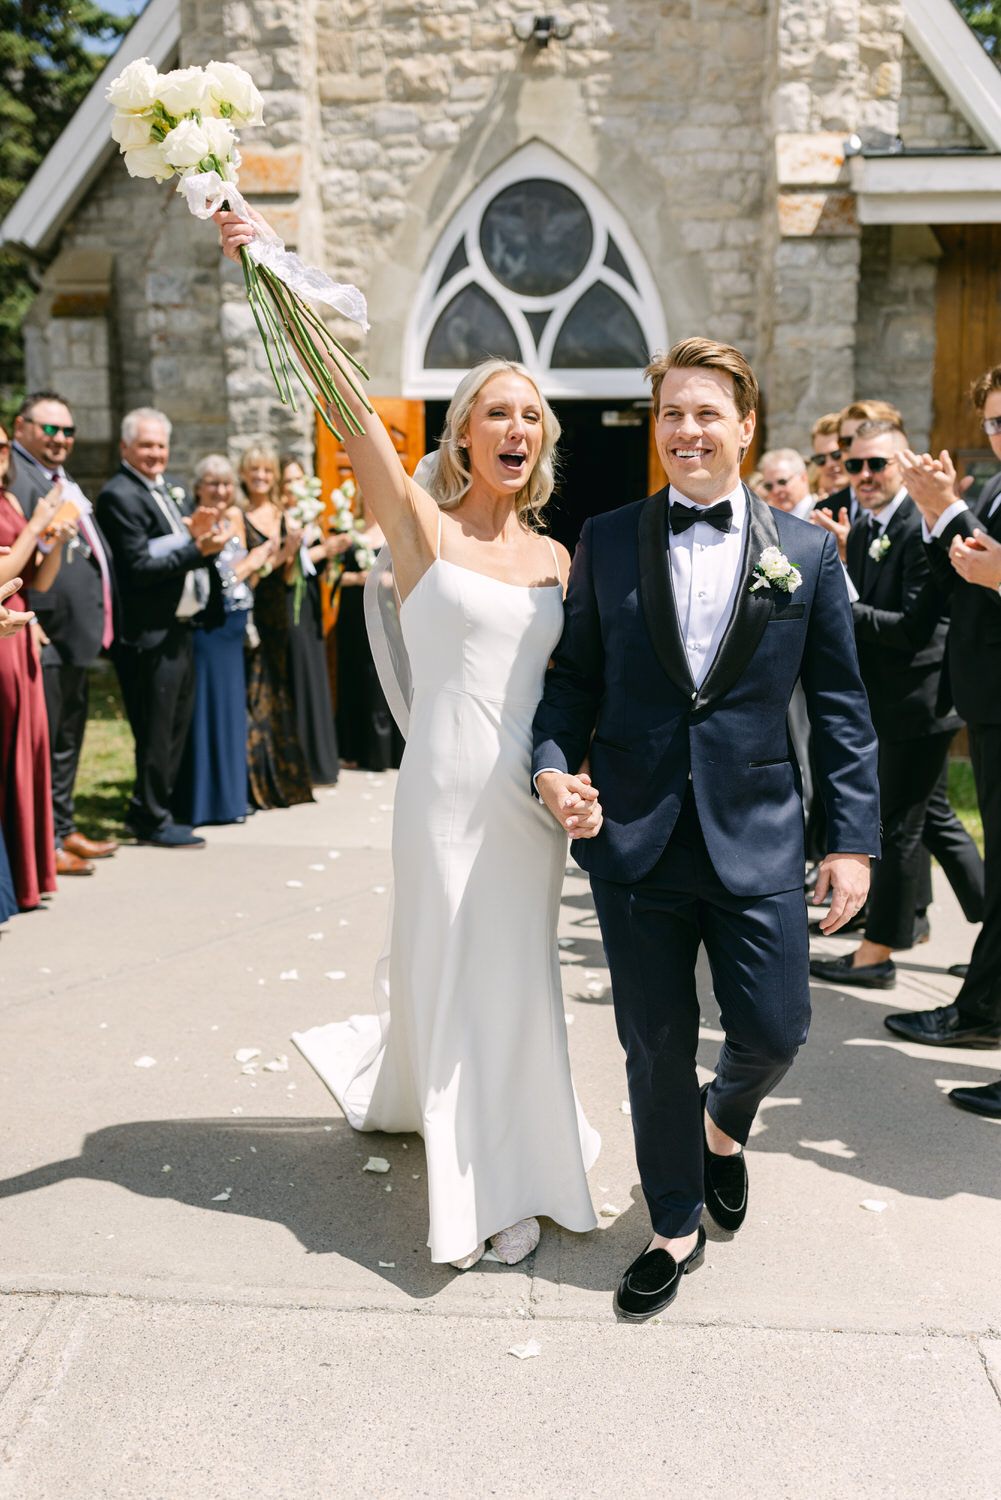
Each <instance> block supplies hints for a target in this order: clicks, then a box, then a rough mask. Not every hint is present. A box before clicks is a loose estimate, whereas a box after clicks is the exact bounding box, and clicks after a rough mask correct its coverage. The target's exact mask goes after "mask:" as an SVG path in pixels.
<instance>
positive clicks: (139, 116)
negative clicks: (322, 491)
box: [106, 57, 372, 438]
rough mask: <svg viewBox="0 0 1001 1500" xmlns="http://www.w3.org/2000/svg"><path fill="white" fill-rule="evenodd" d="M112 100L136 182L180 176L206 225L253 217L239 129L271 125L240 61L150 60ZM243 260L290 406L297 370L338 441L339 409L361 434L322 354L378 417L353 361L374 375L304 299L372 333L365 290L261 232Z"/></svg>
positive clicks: (120, 83)
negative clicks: (242, 180) (217, 219)
mask: <svg viewBox="0 0 1001 1500" xmlns="http://www.w3.org/2000/svg"><path fill="white" fill-rule="evenodd" d="M106 97H107V99H108V100H109V101H110V103H111V104H113V105H114V107H115V117H114V119H113V121H112V124H111V134H112V137H113V138H114V139H115V140H116V141H117V142H118V145H119V148H120V149H121V152H122V154H123V156H124V157H125V165H126V167H127V168H128V170H129V172H130V173H131V175H132V176H133V177H155V178H156V180H157V181H158V182H167V181H168V180H169V179H170V178H171V177H173V176H174V174H175V172H176V173H177V175H178V177H179V178H180V181H179V183H178V192H182V193H183V194H184V196H185V198H186V199H187V203H188V207H189V209H190V210H191V212H192V213H193V214H195V215H196V216H197V217H198V218H200V219H208V218H211V216H212V215H213V214H214V213H216V212H217V211H218V210H219V209H220V208H232V209H233V210H234V211H235V212H236V213H238V214H240V215H241V217H243V218H246V219H249V217H250V215H249V214H248V212H247V205H246V203H245V202H244V199H243V197H242V196H241V194H240V191H239V189H238V188H237V186H236V181H237V168H238V167H239V165H240V152H239V150H238V148H237V136H236V127H237V126H242V125H262V124H263V123H264V115H263V110H262V104H263V101H262V99H261V96H260V94H259V93H258V91H257V88H256V87H255V85H254V81H253V79H252V78H251V77H250V74H249V73H246V72H245V71H244V70H243V68H238V67H236V65H235V64H234V63H221V62H210V63H207V64H206V66H205V67H204V68H197V67H193V68H175V69H174V70H173V72H171V73H158V72H157V70H156V68H154V67H153V65H152V63H150V62H149V61H148V60H147V59H146V58H145V57H143V58H138V59H137V60H136V61H135V62H131V63H129V65H128V67H127V68H125V69H124V70H123V72H121V73H120V74H119V75H118V77H117V78H116V79H115V80H114V81H113V82H112V83H111V84H110V85H109V87H108V90H107V95H106ZM240 260H241V263H242V265H243V275H244V279H245V281H246V284H247V297H248V299H249V301H250V306H251V309H252V311H253V314H254V318H255V320H256V322H257V327H258V331H259V332H260V335H261V338H262V339H263V341H264V348H265V351H266V353H267V356H268V364H269V365H270V367H271V373H272V375H273V376H274V380H275V385H276V387H277V389H278V395H279V397H280V399H281V401H282V404H283V405H285V406H291V407H292V410H293V411H295V410H297V407H296V401H295V395H294V393H293V390H292V381H291V373H292V371H293V370H295V371H296V372H297V373H298V375H299V378H300V380H301V381H302V383H303V386H304V387H305V389H306V393H307V395H308V396H309V399H310V400H311V401H312V403H313V405H314V406H315V407H316V409H317V411H318V412H319V414H320V416H321V417H322V418H323V420H324V422H325V423H326V425H327V427H329V428H330V431H331V432H332V433H334V435H335V437H338V438H340V433H339V432H338V431H337V428H336V427H335V426H334V425H333V423H332V422H331V420H330V417H329V415H328V412H327V407H328V405H332V406H333V407H335V408H336V410H337V412H338V413H339V414H340V417H341V419H342V420H343V422H344V425H345V427H346V428H347V430H348V431H349V432H354V433H358V434H361V433H363V432H364V428H363V427H362V426H361V424H360V422H359V421H358V419H357V417H355V415H354V413H353V412H352V411H351V410H350V409H349V407H348V406H347V405H346V403H345V402H344V400H343V398H342V397H341V394H340V391H339V390H338V389H337V386H336V385H335V383H334V381H333V380H332V379H331V376H330V372H329V370H328V369H327V366H326V363H325V361H324V353H326V354H327V355H328V356H329V357H330V358H331V360H332V361H333V362H334V364H335V365H336V366H337V368H338V369H339V370H340V372H341V374H342V375H343V376H344V379H345V380H346V381H347V383H348V385H349V386H350V388H351V389H352V391H354V393H355V395H356V396H358V398H359V399H360V400H361V402H362V403H363V405H364V406H365V408H366V409H367V410H368V411H371V410H372V408H371V406H370V405H369V403H368V401H367V400H366V398H365V396H364V394H363V393H362V392H361V391H360V390H359V389H358V387H357V385H356V384H355V382H354V380H353V378H352V376H351V374H350V372H349V370H348V369H347V368H345V365H347V366H350V367H351V369H353V370H355V371H357V373H358V374H359V375H361V376H362V377H363V379H366V380H367V379H368V374H367V372H366V371H365V369H364V368H363V367H362V366H361V365H360V364H359V363H358V361H357V360H356V359H354V358H353V356H352V355H350V354H349V353H348V351H347V350H346V349H345V348H344V346H343V344H341V343H340V342H339V341H338V340H337V339H335V338H334V336H333V335H332V334H331V333H330V331H329V329H327V327H326V326H325V325H324V323H323V322H322V321H321V319H320V318H319V317H318V316H317V314H316V313H315V312H314V311H313V309H312V308H311V307H310V306H309V304H308V302H307V301H306V300H305V299H306V298H312V299H314V300H316V301H319V302H325V303H327V304H328V305H329V306H331V307H333V308H335V309H336V310H337V311H338V312H341V313H343V314H344V315H345V317H348V318H351V319H353V320H354V322H356V323H360V324H361V325H362V327H363V328H367V327H368V322H367V320H366V310H365V298H364V297H363V296H362V294H361V293H360V292H359V291H358V289H357V287H353V286H342V285H339V284H338V283H337V282H334V281H331V280H330V278H329V277H328V276H326V275H324V273H323V272H322V271H317V270H314V269H313V267H311V266H307V265H306V264H305V263H304V262H303V261H301V260H300V259H299V257H298V255H295V254H294V253H293V252H292V251H289V250H286V249H285V246H284V245H283V244H282V242H281V240H279V239H278V238H277V237H273V238H269V239H265V238H264V237H263V235H262V234H261V232H260V231H259V232H258V237H257V239H255V240H254V241H253V243H252V244H250V245H248V246H246V247H245V248H244V249H242V250H241V251H240Z"/></svg>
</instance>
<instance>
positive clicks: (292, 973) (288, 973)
mask: <svg viewBox="0 0 1001 1500" xmlns="http://www.w3.org/2000/svg"><path fill="white" fill-rule="evenodd" d="M278 978H279V979H298V978H299V970H298V969H282V971H281V973H280V974H279V976H278Z"/></svg>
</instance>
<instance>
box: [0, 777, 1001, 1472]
mask: <svg viewBox="0 0 1001 1500" xmlns="http://www.w3.org/2000/svg"><path fill="white" fill-rule="evenodd" d="M394 780H395V778H394V777H393V776H392V775H386V776H378V777H371V776H367V775H365V774H364V773H359V772H355V773H350V772H349V773H346V774H345V775H344V777H343V778H342V783H341V785H340V787H339V788H338V789H337V790H336V791H333V792H320V793H319V796H318V801H317V803H316V805H315V806H310V807H305V808H297V809H293V810H291V811H288V812H275V813H266V814H258V815H257V816H256V817H255V818H253V819H251V820H250V821H249V822H248V823H247V824H246V825H245V826H243V827H239V828H230V829H218V830H209V832H208V837H209V847H208V849H207V850H206V851H205V852H204V853H201V854H191V853H184V852H181V853H165V852H161V851H158V850H149V849H138V848H124V849H122V850H121V852H120V853H119V854H118V856H117V857H116V858H115V859H114V860H112V861H109V862H106V863H104V864H102V865H101V866H100V867H99V870H98V872H97V874H96V875H95V876H94V877H93V878H92V879H89V880H77V881H65V882H64V883H63V888H62V889H61V890H60V893H59V895H58V897H57V898H56V899H54V900H53V901H52V903H51V906H50V909H49V910H47V911H46V912H44V913H39V914H37V915H28V916H24V917H19V918H16V919H15V920H14V921H12V922H11V924H10V927H9V929H8V930H7V931H6V932H5V933H4V935H3V937H2V938H0V1018H2V1019H0V1026H2V1030H0V1074H2V1089H3V1098H4V1101H5V1122H6V1128H5V1130H4V1132H3V1136H2V1141H0V1152H2V1162H0V1452H2V1462H0V1495H2V1496H3V1497H4V1500H56V1497H60V1500H61V1497H72V1500H105V1497H108V1500H111V1497H114V1500H160V1497H163V1500H175V1497H184V1500H209V1497H212V1500H214V1497H217V1496H218V1497H222V1500H234V1497H240V1500H244V1497H248V1500H257V1497H260V1500H272V1497H274V1500H278V1497H285V1496H289V1497H295V1500H328V1497H340V1496H352V1497H367V1496H373V1497H397V1496H399V1497H410V1496H432V1497H453V1496H456V1497H458V1496H490V1495H499V1496H508V1497H511V1496H517V1497H521V1496H543V1497H554V1500H556V1497H559V1500H563V1497H578V1496H580V1497H590V1496H596V1497H597V1496H601V1497H603V1500H604V1497H607V1496H608V1495H609V1494H612V1493H616V1492H617V1493H618V1494H620V1495H622V1496H625V1497H634V1496H635V1497H646V1496H650V1497H654V1496H656V1497H658V1500H659V1497H669V1496H671V1495H675V1494H681V1493H684V1492H686V1491H690V1490H695V1491H697V1492H702V1491H703V1490H707V1491H709V1492H710V1493H712V1492H713V1491H716V1492H718V1493H722V1494H725V1495H726V1496H728V1497H740V1500H757V1497H762V1500H771V1497H773V1496H774V1497H778V1496H782V1497H786V1496H788V1497H796V1500H798V1497H801V1496H802V1497H810V1500H813V1497H828V1496H829V1497H831V1500H846V1497H848V1500H851V1497H856V1496H858V1497H866V1500H868V1497H884V1496H885V1497H894V1500H900V1497H911V1496H913V1497H920V1500H928V1497H933V1500H948V1497H952V1496H956V1497H959V1496H963V1497H967V1496H971V1495H972V1496H976V1497H977V1500H999V1497H1001V1404H999V1395H1001V1272H999V1258H998V1246H999V1244H1001V1201H999V1200H1001V1158H999V1147H1001V1133H999V1130H998V1127H997V1126H996V1125H994V1124H992V1123H990V1122H988V1121H984V1120H979V1119H977V1118H975V1117H974V1116H971V1115H967V1114H963V1113H961V1112H960V1111H958V1110H956V1109H954V1108H953V1107H952V1106H951V1105H949V1104H948V1103H947V1102H946V1100H945V1099H944V1091H945V1090H946V1089H947V1088H948V1087H950V1086H952V1085H953V1084H954V1083H957V1082H986V1081H989V1080H990V1079H991V1078H993V1077H996V1076H997V1075H998V1073H999V1071H1001V1053H999V1052H966V1051H958V1050H955V1051H944V1050H938V1049H924V1048H919V1047H912V1046H909V1045H906V1044H900V1043H896V1042H894V1041H892V1039H891V1038H890V1036H889V1033H888V1032H886V1031H885V1029H884V1028H883V1026H882V1024H881V1018H882V1016H883V1015H884V1014H885V1013H886V1011H887V1010H889V1009H905V1008H908V1007H915V1008H917V1007H924V1006H927V1005H933V1004H938V1003H941V1002H942V1001H943V1000H945V999H947V998H949V997H950V996H951V995H953V994H955V992H956V989H957V987H958V981H956V980H955V979H952V978H950V977H949V976H948V975H947V974H946V973H945V968H946V966H947V965H948V964H949V963H953V962H956V961H957V960H959V959H962V958H965V957H967V956H968V954H969V950H970V947H971V945H972V939H973V936H974V932H975V930H974V929H973V928H970V927H968V926H967V924H966V923H965V922H964V921H963V919H962V917H961V915H960V914H959V911H958V908H957V906H956V904H955V901H954V899H953V897H952V893H951V892H950V891H949V890H948V888H947V887H945V886H944V885H943V884H941V883H940V884H939V885H938V886H937V887H936V898H937V899H936V905H935V906H934V907H933V909H932V913H931V917H932V928H933V935H932V941H931V943H929V944H928V945H927V946H924V947H922V948H919V949H916V950H915V951H914V952H913V953H909V954H903V955H901V956H900V983H899V984H898V987H897V989H896V990H895V991H893V992H890V993H881V992H877V993H874V994H872V993H868V992H861V991H860V992H857V993H849V992H847V991H846V992H844V993H841V992H838V991H837V990H835V989H831V988H828V987H824V986H819V985H818V986H816V987H815V994H814V1000H815V1020H814V1027H813V1032H812V1034H811V1038H810V1042H809V1044H808V1046H807V1048H806V1049H805V1051H804V1053H803V1055H802V1057H801V1058H800V1059H799V1060H798V1062H797V1064H796V1067H795V1068H794V1070H793V1071H792V1073H791V1074H790V1075H789V1077H788V1079H787V1080H786V1082H785V1084H784V1085H783V1086H782V1087H781V1089H780V1091H779V1094H778V1096H776V1097H774V1098H772V1099H771V1100H770V1101H769V1102H768V1104H767V1106H766V1108H765V1109H764V1110H763V1112H762V1116H761V1119H760V1121H759V1125H758V1130H757V1134H756V1135H755V1138H754V1140H753V1141H752V1144H751V1150H750V1151H749V1155H748V1164H749V1170H750V1174H751V1195H752V1196H751V1204H752V1207H751V1213H750V1217H749V1218H748V1221H747V1224H746V1225H745V1226H744V1228H743V1229H742V1230H741V1232H740V1234H739V1235H738V1236H736V1237H735V1238H731V1237H728V1236H726V1235H724V1234H722V1233H721V1232H720V1231H718V1230H716V1229H715V1228H714V1227H713V1226H712V1224H711V1222H708V1221H707V1229H708V1232H709V1236H710V1244H709V1253H708V1256H707V1261H706V1266H705V1268H704V1269H703V1270H701V1271H699V1272H698V1273H697V1274H696V1275H694V1276H692V1277H690V1278H687V1279H686V1281H685V1283H684V1286H683V1288H682V1292H681V1294H680V1296H679V1297H678V1300H677V1302H676V1303H675V1304H674V1306H673V1307H672V1308H671V1309H670V1310H669V1311H668V1312H667V1313H666V1314H665V1315H664V1316H663V1318H661V1319H660V1320H659V1321H657V1322H655V1323H650V1324H646V1325H643V1326H642V1327H638V1328H635V1327H629V1326H625V1325H619V1324H617V1323H616V1322H615V1320H614V1317H613V1314H612V1307H611V1293H612V1288H613V1287H614V1285H615V1282H616V1280H617V1278H618V1276H619V1274H620V1273H621V1271H622V1269H623V1268H624V1266H625V1265H626V1264H627V1263H628V1262H629V1261H630V1260H631V1259H632V1258H633V1257H634V1256H635V1255H637V1254H638V1253H639V1251H640V1250H641V1249H642V1248H643V1245H644V1243H645V1240H646V1237H647V1235H648V1233H649V1229H648V1220H647V1217H646V1213H645V1209H644V1207H643V1205H642V1201H641V1198H640V1193H639V1187H638V1183H637V1177H636V1170H635V1165H634V1162H633V1156H632V1144H631V1134H630V1121H629V1119H628V1117H627V1115H626V1114H624V1113H623V1111H622V1108H621V1105H622V1101H623V1100H624V1098H625V1084H624V1074H623V1066H622V1060H621V1055H620V1051H619V1047H618V1043H617V1041H616V1038H615V1029H614V1023H613V1017H612V1010H611V1005H610V996H609V992H608V984H607V979H608V976H607V972H606V970H605V968H604V966H603V959H602V953H601V947H600V943H599V940H598V932H597V926H596V923H595V918H594V914H593V910H592V907H591V904H590V899H589V896H588V893H587V885H586V882H585V881H584V880H583V879H582V878H581V877H580V876H579V875H578V874H574V873H572V870H573V867H571V873H568V876H567V882H566V889H565V894H564V906H563V913H562V926H561V934H562V935H563V936H564V937H565V938H567V939H571V940H572V943H571V944H569V945H567V946H565V947H564V948H563V949H562V951H561V958H562V960H563V963H564V980H565V990H566V1008H567V1012H568V1015H569V1016H570V1017H572V1025H571V1028H570V1045H571V1052H572V1057H573V1064H574V1074H575V1079H576V1082H577V1087H578V1091H579V1093H580V1096H581V1099H582V1102H583V1104H584V1106H585V1109H586V1110H587V1113H588V1115H589V1117H590V1119H591V1120H592V1121H593V1123H594V1124H595V1125H596V1127H597V1128H598V1129H599V1130H600V1132H601V1134H602V1137H603V1149H602V1153H601V1156H600V1158H599V1160H598V1163H597V1165H596V1167H595V1168H594V1170H593V1172H592V1173H591V1184H592V1193H593V1197H594V1201H595V1205H596V1207H599V1208H600V1207H601V1206H602V1205H607V1206H608V1212H607V1213H606V1215H605V1216H603V1217H602V1218H601V1221H600V1228H599V1229H598V1230H597V1231H595V1232H594V1233H592V1234H590V1235H584V1236H575V1235H570V1234H566V1233H562V1232H560V1231H557V1230H556V1229H555V1228H554V1227H553V1226H552V1225H550V1224H544V1226H543V1228H544V1233H543V1240H542V1244H541V1245H540V1247H539V1250H538V1251H537V1252H536V1254H535V1255H534V1257H532V1258H531V1259H530V1260H529V1261H527V1262H525V1263H523V1264H522V1265H521V1266H517V1267H510V1268H509V1267H504V1266H500V1265H497V1264H490V1263H484V1264H481V1265H480V1266H479V1267H477V1268H476V1269H475V1270H473V1271H470V1272H467V1273H465V1274H458V1273H455V1272H453V1271H451V1270H449V1269H447V1268H442V1267H434V1266H432V1265H431V1264H430V1262H429V1260H428V1256H427V1250H426V1248H425V1241H426V1234H427V1214H426V1197H425V1192H426V1188H425V1182H424V1157H423V1150H422V1145H421V1142H420V1140H419V1139H418V1138H417V1137H412V1136H411V1137H391V1136H382V1135H372V1136H366V1137H361V1136H358V1135H356V1134H355V1133H354V1132H352V1131H351V1130H350V1129H349V1128H348V1127H347V1125H346V1124H345V1122H344V1120H343V1119H342V1117H341V1116H340V1114H339V1112H338V1110H337V1107H336V1105H335V1104H334V1102H333V1100H332V1099H331V1098H330V1096H329V1095H328V1094H327V1093H326V1091H325V1090H324V1088H323V1087H322V1085H321V1084H320V1083H319V1082H318V1080H317V1079H316V1078H315V1076H314V1075H313V1074H312V1073H311V1072H310V1070H309V1069H308V1068H307V1067H306V1065H305V1063H303V1062H302V1060H301V1059H300V1057H299V1055H298V1053H297V1052H296V1051H295V1049H294V1047H293V1046H292V1045H291V1043H290V1042H289V1040H288V1038H289V1034H290V1032H292V1031H293V1030H297V1029H300V1028H303V1027H306V1026H309V1025H312V1024H315V1023H317V1022H321V1021H326V1020H330V1019H339V1018H343V1017H346V1016H348V1015H349V1014H351V1013H353V1012H356V1011H360V1010H361V1011H365V1010H369V1009H370V1008H371V1002H370V999H369V988H370V975H371V969H372V964H373V960H374V958H375V956H376V954H377V952H378V950H379V947H380V944H381V941H382V936H383V928H384V924H385V917H386V911H387V904H388V899H389V898H388V887H389V885H390V867H389V854H388V846H389V832H390V823H391V804H392V799H393V791H394ZM936 873H937V872H936ZM849 946H851V942H850V940H842V941H838V940H836V939H832V940H828V941H824V940H821V941H819V942H818V943H817V945H816V947H817V950H818V951H821V950H822V951H825V952H829V953H832V954H833V953H838V952H842V951H844V950H845V949H846V948H847V947H849ZM703 978H704V984H703V993H704V995H705V1003H704V1009H703V1016H704V1026H703V1032H702V1036H703V1045H702V1049H701V1052H700V1063H701V1064H703V1065H704V1066H705V1069H706V1070H707V1071H708V1070H709V1069H711V1067H712V1063H713V1059H714V1056H715V1052H716V1050H717V1047H718V1042H719V1037H720V1033H719V1031H718V1025H719V1020H718V1014H717V1012H716V1010H715V1007H714V1004H713V1001H712V998H711V991H710V987H709V984H708V975H707V974H706V975H704V976H703ZM242 1049H259V1053H260V1055H259V1056H258V1057H256V1058H255V1059H254V1060H253V1064H251V1065H252V1066H254V1067H255V1071H253V1072H247V1071H246V1070H245V1069H246V1067H247V1066H248V1065H247V1064H241V1062H239V1061H237V1060H236V1053H237V1052H239V1051H241V1050H242ZM149 1059H152V1060H153V1061H151V1062H150V1061H148V1060H149ZM285 1059H287V1068H286V1066H285ZM142 1061H145V1062H146V1065H144V1066H141V1065H139V1064H140V1062H142ZM271 1062H276V1063H277V1064H278V1066H277V1067H276V1068H275V1069H266V1068H264V1067H262V1064H267V1063H271ZM370 1155H376V1156H383V1157H385V1158H386V1159H387V1160H388V1161H389V1162H390V1164H391V1169H390V1172H389V1173H388V1174H385V1175H381V1176H377V1175H373V1174H372V1173H368V1172H365V1171H364V1170H363V1168H364V1165H365V1162H366V1161H367V1159H368V1157H369V1156H370ZM865 1204H869V1205H870V1206H868V1207H867V1206H863V1205H865ZM530 1340H534V1341H535V1342H536V1343H537V1345H538V1348H539V1350H540V1352H539V1354H538V1355H537V1357H534V1358H528V1359H518V1358H516V1357H513V1356H512V1355H511V1354H510V1353H509V1352H508V1351H509V1350H510V1349H511V1348H512V1347H514V1346H519V1347H520V1346H523V1345H525V1344H526V1343H528V1342H529V1341H530Z"/></svg>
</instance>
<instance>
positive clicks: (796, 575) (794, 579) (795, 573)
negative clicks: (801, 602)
mask: <svg viewBox="0 0 1001 1500" xmlns="http://www.w3.org/2000/svg"><path fill="white" fill-rule="evenodd" d="M802 582H803V575H802V573H801V572H800V571H799V569H798V568H793V569H792V570H791V571H790V574H789V584H788V589H787V592H788V593H790V594H795V592H796V590H797V589H798V588H799V586H800V584H801V583H802Z"/></svg>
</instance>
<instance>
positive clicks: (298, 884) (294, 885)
mask: <svg viewBox="0 0 1001 1500" xmlns="http://www.w3.org/2000/svg"><path fill="white" fill-rule="evenodd" d="M285 884H286V885H287V886H288V888H289V890H292V891H301V890H302V881H301V880H286V882H285Z"/></svg>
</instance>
